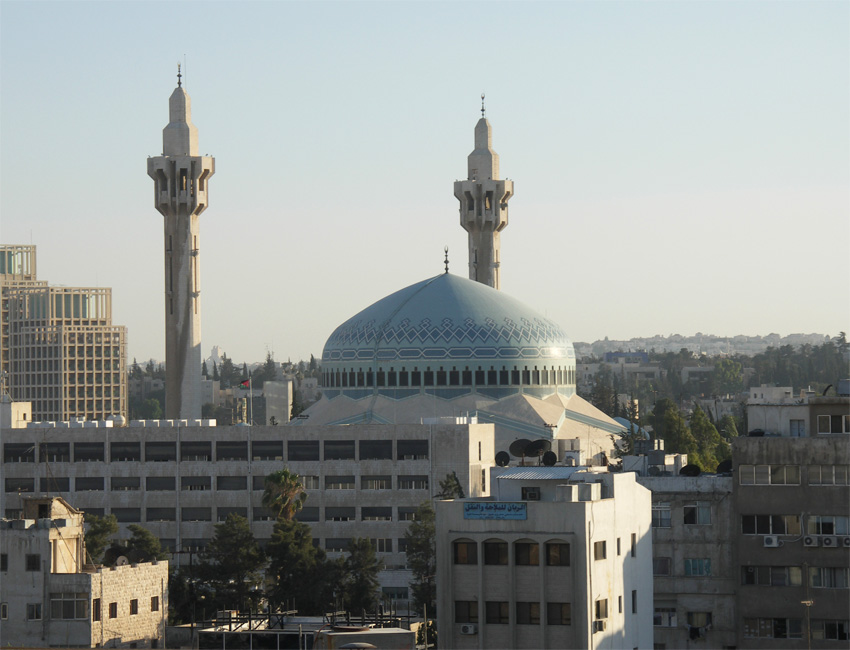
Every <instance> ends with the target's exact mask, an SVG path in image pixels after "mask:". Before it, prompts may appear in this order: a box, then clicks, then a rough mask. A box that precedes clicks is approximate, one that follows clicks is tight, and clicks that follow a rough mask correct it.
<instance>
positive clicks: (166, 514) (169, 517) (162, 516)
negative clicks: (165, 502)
mask: <svg viewBox="0 0 850 650" xmlns="http://www.w3.org/2000/svg"><path fill="white" fill-rule="evenodd" d="M145 521H177V508H148V509H147V511H146V512H145Z"/></svg>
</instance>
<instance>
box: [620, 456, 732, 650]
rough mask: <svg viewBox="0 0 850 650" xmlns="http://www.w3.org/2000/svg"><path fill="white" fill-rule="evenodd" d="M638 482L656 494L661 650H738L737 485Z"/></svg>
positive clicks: (691, 479) (679, 479)
mask: <svg viewBox="0 0 850 650" xmlns="http://www.w3.org/2000/svg"><path fill="white" fill-rule="evenodd" d="M662 454H663V452H662ZM685 462H687V461H685ZM624 466H625V464H624ZM637 480H638V482H639V483H640V484H641V485H643V486H644V487H645V488H647V489H649V490H650V491H651V492H652V574H653V593H654V604H653V626H654V647H655V649H656V650H667V649H669V650H675V649H678V648H688V647H692V646H691V644H694V645H696V643H702V644H703V645H704V646H705V647H709V648H724V649H727V648H728V649H732V648H735V647H737V641H736V638H737V634H736V632H737V615H736V597H737V589H738V582H739V581H738V579H737V578H738V568H737V566H736V564H735V557H734V556H735V554H734V543H735V540H736V538H737V527H736V525H735V517H734V507H733V506H734V501H733V498H732V491H733V480H732V477H731V476H718V475H703V476H679V475H678V471H677V472H675V473H674V475H672V476H660V475H658V476H651V475H650V476H647V474H646V473H641V476H640V478H638V479H637Z"/></svg>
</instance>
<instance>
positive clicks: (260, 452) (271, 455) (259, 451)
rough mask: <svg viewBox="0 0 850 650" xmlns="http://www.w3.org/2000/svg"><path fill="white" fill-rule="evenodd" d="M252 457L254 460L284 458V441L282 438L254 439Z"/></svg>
mask: <svg viewBox="0 0 850 650" xmlns="http://www.w3.org/2000/svg"><path fill="white" fill-rule="evenodd" d="M251 457H252V458H253V459H254V460H283V442H282V441H281V440H254V441H252V442H251ZM316 460H318V458H317V459H316Z"/></svg>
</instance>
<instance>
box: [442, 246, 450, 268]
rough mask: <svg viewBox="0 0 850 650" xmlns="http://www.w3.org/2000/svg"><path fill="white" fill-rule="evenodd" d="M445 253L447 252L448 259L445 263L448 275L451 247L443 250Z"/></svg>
mask: <svg viewBox="0 0 850 650" xmlns="http://www.w3.org/2000/svg"><path fill="white" fill-rule="evenodd" d="M443 252H445V254H446V259H445V260H444V261H445V264H446V273H448V272H449V247H448V246H446V247H445V248H444V249H443Z"/></svg>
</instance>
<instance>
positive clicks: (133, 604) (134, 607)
mask: <svg viewBox="0 0 850 650" xmlns="http://www.w3.org/2000/svg"><path fill="white" fill-rule="evenodd" d="M138 613H139V601H138V600H136V599H135V598H133V599H132V600H131V601H130V616H135V615H136V614H138Z"/></svg>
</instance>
